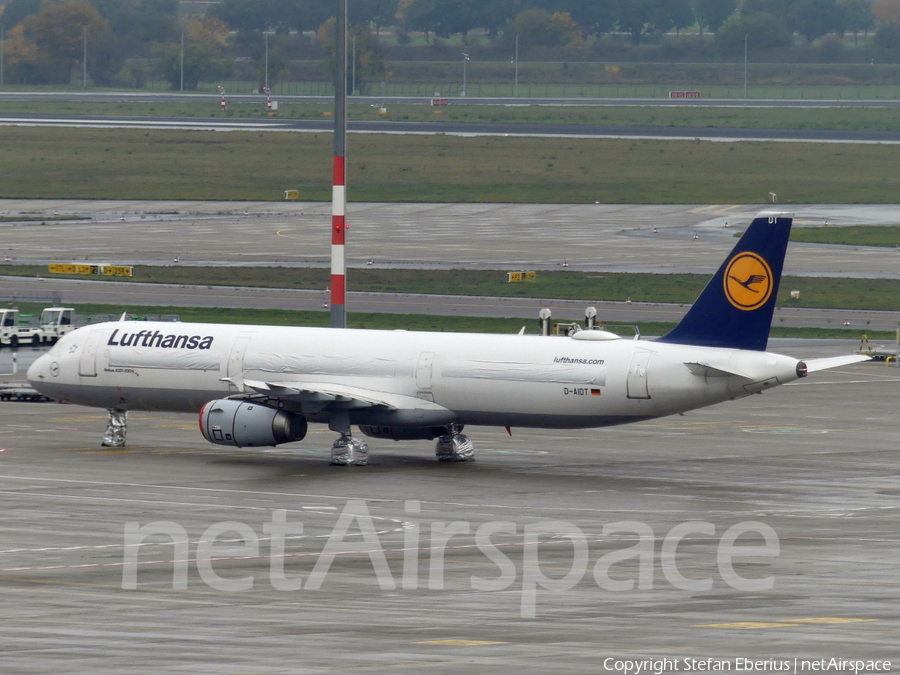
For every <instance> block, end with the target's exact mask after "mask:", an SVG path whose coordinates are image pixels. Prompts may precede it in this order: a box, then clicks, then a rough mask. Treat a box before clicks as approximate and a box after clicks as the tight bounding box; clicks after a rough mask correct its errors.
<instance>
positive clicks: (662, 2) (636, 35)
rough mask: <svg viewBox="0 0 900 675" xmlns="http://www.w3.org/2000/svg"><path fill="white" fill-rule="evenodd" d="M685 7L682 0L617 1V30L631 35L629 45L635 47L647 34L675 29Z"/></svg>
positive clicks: (683, 14) (683, 13)
mask: <svg viewBox="0 0 900 675" xmlns="http://www.w3.org/2000/svg"><path fill="white" fill-rule="evenodd" d="M685 7H686V2H685V1H684V0H619V5H618V10H617V14H616V15H617V18H618V24H619V30H623V31H625V32H626V33H629V34H631V44H633V45H635V46H637V45H639V44H640V43H641V40H642V39H643V37H644V35H647V34H648V33H652V32H665V31H668V30H671V29H672V28H675V27H676V22H678V21H679V20H680V19H679V18H678V17H683V16H685ZM687 9H688V10H689V7H687Z"/></svg>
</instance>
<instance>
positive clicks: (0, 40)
mask: <svg viewBox="0 0 900 675" xmlns="http://www.w3.org/2000/svg"><path fill="white" fill-rule="evenodd" d="M3 65H4V64H3V24H2V23H0V87H2V86H3Z"/></svg>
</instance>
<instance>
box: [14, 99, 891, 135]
mask: <svg viewBox="0 0 900 675" xmlns="http://www.w3.org/2000/svg"><path fill="white" fill-rule="evenodd" d="M332 109H333V106H332V105H331V104H315V103H307V102H298V101H292V100H282V101H279V105H278V117H279V118H281V119H304V120H317V119H330V117H329V116H328V115H326V113H330V112H331V111H332ZM436 113H440V114H436ZM0 114H7V115H12V114H19V115H23V114H33V115H49V116H54V117H58V116H61V115H84V116H119V117H156V118H164V117H176V118H198V120H200V119H257V118H266V117H267V116H268V113H267V111H266V101H265V98H263V97H260V99H259V101H258V102H254V103H243V102H229V104H228V110H227V111H226V112H224V113H223V112H222V111H221V110H220V108H219V98H218V97H215V96H211V97H210V99H209V101H202V102H198V101H184V102H167V101H155V102H152V103H146V102H121V103H93V102H80V101H53V102H46V101H0ZM347 115H348V118H349V119H350V120H360V121H370V120H387V121H391V120H394V121H404V122H407V121H412V122H473V123H482V124H492V123H503V124H580V125H610V126H662V127H711V128H727V129H734V128H744V129H833V130H863V131H895V130H896V129H898V128H900V110H898V109H895V108H753V107H747V108H741V107H728V108H722V107H708V108H707V107H694V106H690V107H664V106H658V107H647V106H588V105H583V106H578V105H575V106H547V105H517V106H504V105H473V104H459V103H457V102H456V101H454V103H453V105H449V106H445V107H441V108H440V109H435V108H432V107H431V106H428V105H408V104H403V105H393V104H390V105H389V106H388V108H387V114H384V115H383V114H381V113H380V112H379V108H378V107H375V106H370V105H361V104H350V105H348V106H347Z"/></svg>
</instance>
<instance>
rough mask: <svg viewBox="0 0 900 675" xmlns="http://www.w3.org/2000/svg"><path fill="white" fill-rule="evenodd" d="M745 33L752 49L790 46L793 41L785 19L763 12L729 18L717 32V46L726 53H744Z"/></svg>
mask: <svg viewBox="0 0 900 675" xmlns="http://www.w3.org/2000/svg"><path fill="white" fill-rule="evenodd" d="M745 35H746V36H747V40H748V43H749V45H750V48H751V49H772V48H774V47H788V46H790V45H791V42H792V40H791V34H790V33H789V32H788V29H787V27H786V26H785V23H784V21H783V20H782V19H780V18H778V17H776V16H773V15H771V14H766V13H764V12H763V13H759V14H751V15H750V16H740V17H738V16H735V17H732V18H730V19H728V21H726V22H725V23H724V24H722V27H721V28H719V31H718V32H717V33H716V47H717V48H718V49H719V51H721V52H723V53H725V54H729V55H735V54H742V53H743V52H744V36H745Z"/></svg>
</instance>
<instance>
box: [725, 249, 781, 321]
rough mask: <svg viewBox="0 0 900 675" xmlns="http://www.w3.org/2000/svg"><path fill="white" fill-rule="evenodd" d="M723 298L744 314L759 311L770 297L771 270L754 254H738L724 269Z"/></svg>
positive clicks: (746, 252) (745, 252)
mask: <svg viewBox="0 0 900 675" xmlns="http://www.w3.org/2000/svg"><path fill="white" fill-rule="evenodd" d="M724 284H725V297H726V298H728V302H730V303H731V304H732V305H733V306H734V307H737V308H738V309H740V310H743V311H745V312H750V311H753V310H754V309H759V308H760V307H762V306H763V305H764V304H766V301H767V300H768V299H769V298H770V297H771V295H772V270H771V269H770V268H769V264H768V263H767V262H766V261H765V260H763V258H762V257H761V256H759V255H757V254H756V253H750V252H749V251H744V252H743V253H738V254H737V255H736V256H734V258H732V259H731V262H729V263H728V267H727V268H725V279H724Z"/></svg>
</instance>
